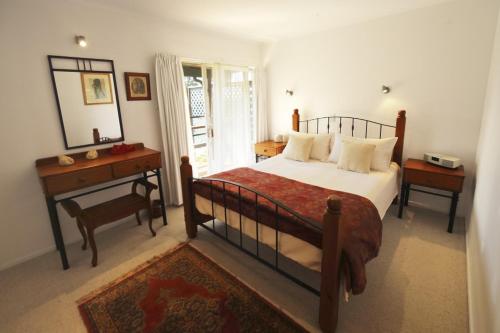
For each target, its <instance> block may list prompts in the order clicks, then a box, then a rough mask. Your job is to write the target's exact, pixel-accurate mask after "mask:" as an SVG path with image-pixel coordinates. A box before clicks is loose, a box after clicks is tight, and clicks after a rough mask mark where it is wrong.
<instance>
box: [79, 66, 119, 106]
mask: <svg viewBox="0 0 500 333" xmlns="http://www.w3.org/2000/svg"><path fill="white" fill-rule="evenodd" d="M110 76H111V74H110V73H99V72H82V73H80V78H81V80H82V92H83V102H84V103H85V105H96V104H113V92H112V90H111V77H110Z"/></svg>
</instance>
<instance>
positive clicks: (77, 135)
mask: <svg viewBox="0 0 500 333" xmlns="http://www.w3.org/2000/svg"><path fill="white" fill-rule="evenodd" d="M48 59H49V67H50V73H51V75H52V83H53V87H54V93H55V96H56V102H57V107H58V110H59V118H60V121H61V128H62V131H63V137H64V144H65V146H66V149H72V148H80V147H85V146H93V145H98V144H106V143H111V142H119V141H123V140H124V135H123V127H122V120H121V114H120V103H119V100H118V93H117V91H116V79H115V70H114V64H113V60H106V59H91V58H75V57H63V56H53V55H49V56H48Z"/></svg>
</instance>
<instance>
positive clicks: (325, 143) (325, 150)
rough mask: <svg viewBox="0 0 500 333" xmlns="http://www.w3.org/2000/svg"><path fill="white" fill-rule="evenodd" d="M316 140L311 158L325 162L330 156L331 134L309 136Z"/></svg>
mask: <svg viewBox="0 0 500 333" xmlns="http://www.w3.org/2000/svg"><path fill="white" fill-rule="evenodd" d="M308 135H310V136H312V137H313V138H314V140H313V145H312V149H311V155H310V157H311V158H312V159H314V160H320V161H322V162H325V161H326V160H328V155H329V154H330V138H331V136H330V135H329V134H308Z"/></svg>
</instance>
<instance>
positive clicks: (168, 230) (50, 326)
mask: <svg viewBox="0 0 500 333" xmlns="http://www.w3.org/2000/svg"><path fill="white" fill-rule="evenodd" d="M395 211H396V210H395V207H391V209H390V211H389V212H388V214H387V216H386V218H385V219H384V233H383V238H384V239H383V243H382V244H383V245H382V249H381V253H380V255H379V257H378V258H376V259H375V260H374V261H372V262H371V263H369V264H368V287H367V289H366V291H365V293H364V294H363V295H360V296H355V297H353V298H351V301H350V302H349V303H347V304H342V305H341V310H340V322H339V328H338V330H337V331H338V332H467V331H468V321H467V316H468V315H467V286H466V266H465V265H466V264H465V239H464V223H463V220H460V219H458V220H457V222H456V228H455V229H456V231H455V233H454V234H452V235H450V234H448V233H446V231H445V230H446V224H447V218H446V216H445V215H443V214H439V213H433V212H429V211H426V210H422V209H418V208H412V207H410V208H409V209H408V210H407V213H406V217H405V219H404V220H399V219H397V218H396V217H395ZM168 215H169V221H170V225H169V226H167V227H162V228H158V234H157V237H155V238H151V237H150V236H151V235H150V234H149V231H148V230H147V227H146V226H144V225H143V226H137V225H136V224H135V223H134V221H129V222H128V223H125V224H121V225H119V226H117V227H116V228H113V229H110V230H107V231H105V232H103V233H100V234H99V235H97V237H96V238H97V240H96V241H97V244H98V247H99V251H100V252H99V255H100V257H99V260H100V262H99V265H98V266H97V267H95V268H91V267H90V254H89V252H88V251H85V252H83V251H81V250H80V248H79V246H80V244H72V245H69V246H68V247H67V249H68V255H69V258H70V263H71V268H70V269H69V270H67V271H62V270H61V269H60V263H59V258H58V255H57V254H56V253H55V252H53V253H49V254H47V255H44V256H42V257H39V258H36V259H33V260H31V261H29V262H26V263H24V264H21V265H18V266H16V267H13V268H11V269H8V270H5V271H3V272H0V332H85V327H84V325H83V322H82V321H81V319H80V316H79V314H78V311H77V307H76V303H75V301H76V300H77V299H78V298H80V297H82V296H84V295H86V294H87V293H89V292H90V291H92V290H93V289H96V288H98V287H100V286H102V285H103V284H105V283H107V282H109V281H111V280H113V279H115V278H117V277H119V276H121V275H122V274H124V273H126V272H128V271H129V270H130V269H132V268H133V267H135V266H136V265H138V264H140V263H142V262H144V261H146V260H147V259H149V258H151V257H152V256H154V255H157V254H160V253H163V252H165V251H167V250H168V249H169V248H171V247H173V246H175V245H176V244H178V243H179V242H182V241H184V240H185V239H186V236H185V233H184V221H183V216H182V209H178V208H175V209H169V211H168ZM155 224H156V225H157V227H159V226H160V225H161V222H160V220H157V221H156V222H155ZM75 227H76V226H75ZM193 245H194V246H196V247H197V248H199V249H201V250H202V251H203V252H204V253H206V254H207V255H209V256H211V257H212V258H214V259H215V260H216V261H217V262H219V263H220V264H221V265H222V266H223V267H226V268H227V269H229V270H230V271H231V272H233V273H234V274H236V275H237V276H239V277H240V278H241V279H242V280H243V281H245V282H246V283H248V284H249V285H250V286H251V287H253V288H255V289H256V290H257V291H258V292H260V293H261V294H262V295H264V296H265V297H267V298H269V299H270V300H271V301H272V302H273V303H275V304H278V305H279V306H280V307H282V308H283V309H284V310H285V311H287V312H288V313H290V314H291V315H292V316H293V317H295V318H297V319H298V320H299V321H300V322H301V323H302V324H303V325H304V326H305V327H307V328H308V329H310V330H312V331H317V330H318V327H317V324H316V320H317V319H316V316H317V308H318V305H317V303H318V298H317V297H316V296H314V295H313V294H311V293H309V292H308V291H306V290H305V289H303V288H301V287H298V286H296V285H295V284H294V283H293V282H291V281H289V280H287V279H286V278H284V277H282V276H281V275H279V274H277V273H275V272H273V271H272V270H271V269H269V268H267V267H265V266H264V265H262V264H260V263H258V262H256V261H254V260H253V259H251V258H249V257H248V256H247V255H245V254H243V253H239V252H236V250H235V249H234V248H233V247H231V246H230V245H226V244H223V243H222V241H220V240H219V239H215V237H214V236H213V235H210V234H208V233H207V232H206V231H200V233H199V237H198V238H197V239H196V240H194V241H193Z"/></svg>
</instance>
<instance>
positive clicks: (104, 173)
mask: <svg viewBox="0 0 500 333" xmlns="http://www.w3.org/2000/svg"><path fill="white" fill-rule="evenodd" d="M112 179H113V174H112V172H111V166H109V165H107V166H102V167H97V168H92V169H88V170H80V171H75V172H71V173H66V174H62V175H57V176H50V177H47V178H46V179H45V186H46V187H47V193H48V194H50V195H55V194H60V193H64V192H69V191H73V190H77V189H80V188H84V187H87V186H91V185H95V184H99V183H102V182H106V181H110V180H112Z"/></svg>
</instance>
